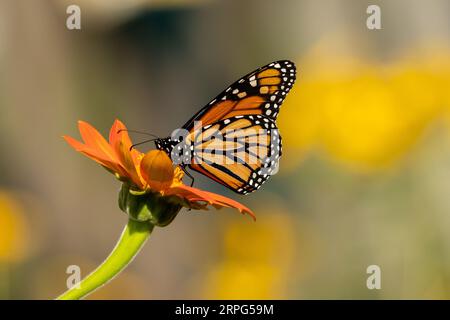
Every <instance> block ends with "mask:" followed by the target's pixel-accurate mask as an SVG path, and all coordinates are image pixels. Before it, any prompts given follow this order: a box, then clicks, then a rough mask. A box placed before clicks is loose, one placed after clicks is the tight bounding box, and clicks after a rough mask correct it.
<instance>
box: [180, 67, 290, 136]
mask: <svg viewBox="0 0 450 320" xmlns="http://www.w3.org/2000/svg"><path fill="white" fill-rule="evenodd" d="M295 78H296V68H295V64H294V63H293V62H291V61H289V60H280V61H275V62H272V63H270V64H268V65H265V66H263V67H261V68H259V69H257V70H255V71H253V72H250V73H249V74H247V75H245V76H244V77H242V78H241V79H239V80H238V81H236V82H235V83H233V84H232V85H230V86H229V87H228V88H227V89H225V90H224V91H223V92H222V93H220V94H219V95H218V96H217V97H216V98H214V99H213V100H211V102H209V103H208V104H207V105H206V106H205V107H204V108H202V109H201V110H200V111H199V112H197V113H196V114H195V115H194V116H193V117H192V118H191V119H189V121H188V122H187V123H186V124H185V125H184V126H183V128H184V129H187V130H193V127H194V122H195V121H201V126H207V125H209V124H212V123H214V122H217V121H220V120H223V119H227V118H231V117H234V116H237V115H258V114H259V115H265V116H266V117H268V118H269V119H272V120H276V118H277V115H278V113H279V108H280V106H281V104H282V103H283V101H284V98H285V97H286V95H287V93H288V92H289V91H290V89H291V88H292V86H293V84H294V81H295Z"/></svg>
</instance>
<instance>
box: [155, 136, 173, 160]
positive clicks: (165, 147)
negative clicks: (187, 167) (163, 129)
mask: <svg viewBox="0 0 450 320" xmlns="http://www.w3.org/2000/svg"><path fill="white" fill-rule="evenodd" d="M155 147H156V149H158V150H161V151H164V152H165V153H167V154H168V155H169V156H170V153H171V152H172V149H173V142H172V140H171V139H170V137H168V138H159V139H156V140H155Z"/></svg>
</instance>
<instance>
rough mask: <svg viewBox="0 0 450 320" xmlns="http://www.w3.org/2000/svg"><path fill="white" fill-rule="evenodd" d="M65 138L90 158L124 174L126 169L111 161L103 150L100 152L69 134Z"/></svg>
mask: <svg viewBox="0 0 450 320" xmlns="http://www.w3.org/2000/svg"><path fill="white" fill-rule="evenodd" d="M63 138H64V140H66V142H67V143H68V144H69V145H70V146H71V147H72V148H74V149H75V150H76V151H78V152H80V153H82V154H84V155H85V156H87V157H88V158H91V159H92V160H94V161H96V162H98V163H99V164H101V165H102V166H104V167H107V168H108V169H110V170H112V171H114V172H117V173H119V174H120V175H124V174H125V171H124V170H123V169H122V168H121V166H120V165H119V164H118V163H117V162H113V161H111V159H109V158H107V157H105V154H104V153H103V152H99V151H98V150H97V149H93V148H91V147H89V146H87V145H85V144H83V143H81V142H79V141H77V140H75V139H74V138H72V137H69V136H63Z"/></svg>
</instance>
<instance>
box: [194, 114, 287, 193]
mask: <svg viewBox="0 0 450 320" xmlns="http://www.w3.org/2000/svg"><path fill="white" fill-rule="evenodd" d="M187 141H189V143H190V144H191V145H192V146H193V154H192V156H193V157H192V162H191V164H190V165H189V167H190V168H191V169H193V170H196V171H198V172H200V173H202V174H204V175H206V176H208V177H210V178H211V179H213V180H215V181H217V182H219V183H221V184H223V185H225V186H227V187H228V188H230V189H232V190H233V191H235V192H238V193H241V194H247V193H250V192H253V191H255V190H257V189H259V187H260V186H261V185H262V184H263V183H264V182H265V181H266V180H267V179H268V178H269V177H270V175H271V174H273V173H274V170H276V168H277V166H278V161H279V157H280V156H281V137H280V135H279V133H278V129H277V127H276V125H275V121H273V120H272V119H270V118H268V117H266V116H264V115H240V116H235V117H232V118H227V119H224V120H221V121H219V122H216V123H214V124H211V125H207V126H205V127H203V128H201V130H198V132H197V131H194V132H192V133H191V135H190V137H188V139H187Z"/></svg>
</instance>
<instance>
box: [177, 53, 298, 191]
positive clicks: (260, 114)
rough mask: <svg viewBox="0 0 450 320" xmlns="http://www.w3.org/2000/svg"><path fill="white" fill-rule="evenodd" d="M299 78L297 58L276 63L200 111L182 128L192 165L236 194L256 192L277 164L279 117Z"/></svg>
mask: <svg viewBox="0 0 450 320" xmlns="http://www.w3.org/2000/svg"><path fill="white" fill-rule="evenodd" d="M295 78H296V69H295V65H294V63H293V62H291V61H288V60H281V61H275V62H272V63H270V64H268V65H266V66H263V67H261V68H259V69H257V70H255V71H253V72H251V73H249V74H247V75H246V76H244V77H242V78H241V79H239V80H238V81H236V82H235V83H233V84H232V85H230V86H229V87H228V88H227V89H225V90H224V91H223V92H222V93H220V94H219V95H218V96H217V97H216V98H214V99H213V100H212V101H211V102H210V103H209V104H208V105H206V106H205V107H204V108H202V109H201V110H200V111H199V112H197V113H196V114H195V115H194V116H193V117H192V118H191V119H190V120H189V121H188V122H187V123H186V124H185V125H184V126H183V129H186V130H188V131H189V132H190V134H189V135H188V137H187V140H186V141H188V142H189V144H191V146H192V147H191V148H192V149H191V150H193V154H192V155H193V157H192V158H191V163H190V165H189V167H190V168H191V169H193V170H195V171H198V172H200V173H202V174H204V175H206V176H207V177H209V178H211V179H213V180H215V181H217V182H219V183H221V184H223V185H225V186H226V187H228V188H230V189H231V190H233V191H235V192H237V193H241V194H247V193H249V192H252V191H255V190H257V189H258V188H259V187H260V186H261V185H262V184H263V183H264V182H265V181H266V180H267V179H268V178H269V177H270V176H271V175H272V174H273V173H275V171H276V169H277V167H278V161H279V158H280V156H281V136H280V135H279V133H278V128H277V127H276V124H275V120H276V118H277V116H278V113H279V108H280V106H281V104H282V103H283V101H284V99H285V97H286V95H287V93H288V92H289V91H290V89H291V88H292V86H293V84H294V81H295ZM211 137H218V138H217V139H211Z"/></svg>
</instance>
